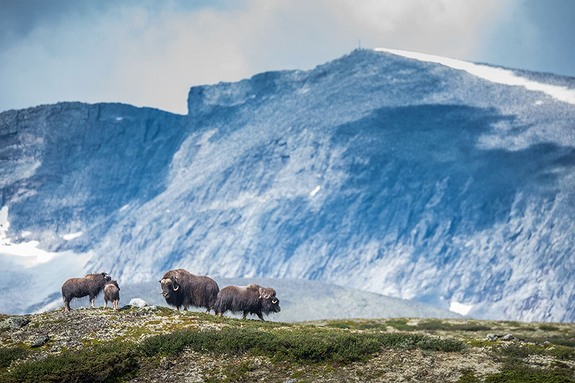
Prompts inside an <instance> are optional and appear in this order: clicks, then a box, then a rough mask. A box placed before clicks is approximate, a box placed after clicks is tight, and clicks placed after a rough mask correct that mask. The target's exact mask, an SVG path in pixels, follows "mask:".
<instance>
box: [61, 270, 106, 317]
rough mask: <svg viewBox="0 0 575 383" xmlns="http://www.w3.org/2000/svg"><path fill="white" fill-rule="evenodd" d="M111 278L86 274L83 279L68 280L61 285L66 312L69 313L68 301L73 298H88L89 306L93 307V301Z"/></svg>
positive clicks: (104, 275)
mask: <svg viewBox="0 0 575 383" xmlns="http://www.w3.org/2000/svg"><path fill="white" fill-rule="evenodd" d="M111 279H112V278H111V277H110V276H109V275H108V274H107V273H100V274H86V276H85V277H84V278H70V279H68V280H67V281H66V282H64V284H63V285H62V298H63V299H64V306H65V307H66V311H70V301H71V300H72V299H74V298H82V297H85V296H90V304H91V306H92V308H95V306H94V299H96V297H97V296H98V294H100V292H101V291H102V289H103V288H104V286H105V285H106V282H108V281H110V280H111Z"/></svg>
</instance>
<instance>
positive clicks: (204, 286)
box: [160, 269, 220, 310]
mask: <svg viewBox="0 0 575 383" xmlns="http://www.w3.org/2000/svg"><path fill="white" fill-rule="evenodd" d="M160 284H161V285H162V294H163V295H164V298H165V299H166V303H168V304H170V305H173V306H176V307H177V308H179V307H180V306H184V308H186V309H187V307H188V306H197V307H205V308H206V309H208V310H209V309H210V307H211V306H212V305H213V304H214V303H215V301H216V298H217V296H218V292H219V291H220V288H219V287H218V284H217V283H216V281H214V280H213V279H212V278H209V277H206V276H203V275H194V274H191V273H190V272H188V271H186V270H184V269H177V270H170V271H168V272H167V273H166V274H164V276H163V278H162V280H161V281H160Z"/></svg>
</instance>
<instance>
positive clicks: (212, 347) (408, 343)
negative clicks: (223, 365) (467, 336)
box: [141, 327, 466, 364]
mask: <svg viewBox="0 0 575 383" xmlns="http://www.w3.org/2000/svg"><path fill="white" fill-rule="evenodd" d="M382 347H393V348H419V349H422V350H430V351H445V352H459V351H462V350H463V349H465V347H466V346H465V344H464V343H463V342H460V341H456V340H451V339H437V338H431V337H428V336H425V335H422V334H401V333H380V332H373V333H372V332H362V333H355V332H349V331H339V330H331V329H321V328H315V329H307V328H299V329H294V330H276V331H264V330H261V329H255V328H250V327H239V328H238V327H227V328H223V329H221V330H208V331H191V330H182V331H175V332H173V333H170V334H165V335H158V336H154V337H150V338H148V339H146V340H144V342H143V343H142V345H141V350H142V352H143V353H144V355H146V356H153V355H156V354H163V355H169V354H179V353H181V352H182V351H183V350H184V349H186V348H191V349H193V350H195V351H200V352H214V353H225V354H236V355H238V354H244V353H250V354H252V355H260V356H268V357H270V358H272V360H275V361H287V362H295V363H321V362H336V363H343V364H347V363H350V362H355V361H365V360H367V359H368V358H369V357H371V355H372V354H373V353H375V352H377V351H379V350H380V349H381V348H382Z"/></svg>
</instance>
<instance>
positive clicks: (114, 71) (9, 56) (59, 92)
mask: <svg viewBox="0 0 575 383" xmlns="http://www.w3.org/2000/svg"><path fill="white" fill-rule="evenodd" d="M511 3H514V1H513V0H509V1H506V2H500V1H495V0H488V1H482V2H461V1H455V0H449V1H448V0H435V1H430V0H404V1H401V2H397V1H374V0H365V1H345V0H330V1H328V0H317V1H313V2H309V1H303V0H292V1H288V0H276V1H269V0H266V1H264V0H245V1H244V2H242V3H241V5H238V4H237V3H236V4H234V6H233V7H227V8H226V7H217V8H202V9H198V8H195V9H190V8H185V7H176V6H174V4H175V3H174V2H172V3H169V2H168V3H161V4H166V5H161V7H162V8H161V9H159V10H158V9H156V10H154V11H152V9H151V8H149V3H143V4H144V5H141V3H138V2H131V3H124V4H122V5H117V6H114V7H108V8H107V9H106V10H105V11H103V12H97V13H93V14H91V15H90V16H85V15H84V14H82V15H80V14H77V15H75V16H74V17H72V16H71V17H68V18H61V19H60V21H59V22H58V23H57V24H46V23H44V24H42V25H41V26H40V25H39V26H37V27H36V28H35V29H33V30H32V31H31V32H30V33H29V34H28V35H27V36H26V37H25V38H23V39H21V40H20V41H19V42H18V43H17V44H11V45H10V46H9V47H8V48H5V49H4V50H3V51H0V87H1V88H2V89H9V91H8V92H2V94H0V110H4V109H8V108H23V107H28V106H33V105H36V104H40V103H54V102H57V101H76V100H78V101H84V102H101V101H119V102H126V103H130V104H134V105H138V106H153V107H157V108H161V109H165V110H169V111H174V112H178V113H186V112H187V110H186V98H187V92H188V90H189V87H190V86H192V85H199V84H206V83H216V82H219V81H237V80H240V79H242V78H245V77H249V76H251V75H253V74H255V73H259V72H262V71H265V70H278V69H295V68H300V69H309V68H311V67H313V66H314V65H317V64H321V63H323V62H325V61H327V60H330V59H334V58H336V57H339V56H341V55H342V54H345V53H347V52H349V51H351V50H352V49H354V48H355V47H356V46H357V39H359V38H360V39H362V45H364V46H366V47H370V46H371V47H375V46H385V47H391V48H401V49H405V50H411V51H421V52H426V53H434V54H438V55H444V56H448V57H457V58H463V59H471V58H473V57H469V56H470V55H471V56H472V55H473V52H474V50H475V49H476V46H477V45H478V40H480V39H481V34H482V29H483V28H485V25H487V24H489V23H490V22H492V20H494V19H496V18H497V17H498V16H497V12H498V11H499V10H500V9H502V8H503V5H502V4H511ZM146 4H147V5H148V7H146Z"/></svg>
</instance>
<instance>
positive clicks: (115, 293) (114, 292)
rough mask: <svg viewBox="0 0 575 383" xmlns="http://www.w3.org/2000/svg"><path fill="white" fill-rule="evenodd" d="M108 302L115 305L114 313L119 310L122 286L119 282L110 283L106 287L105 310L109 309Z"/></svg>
mask: <svg viewBox="0 0 575 383" xmlns="http://www.w3.org/2000/svg"><path fill="white" fill-rule="evenodd" d="M108 301H110V302H112V304H113V305H114V311H115V310H118V302H119V301H120V286H118V282H116V281H109V282H107V283H106V285H105V286H104V308H108Z"/></svg>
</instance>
